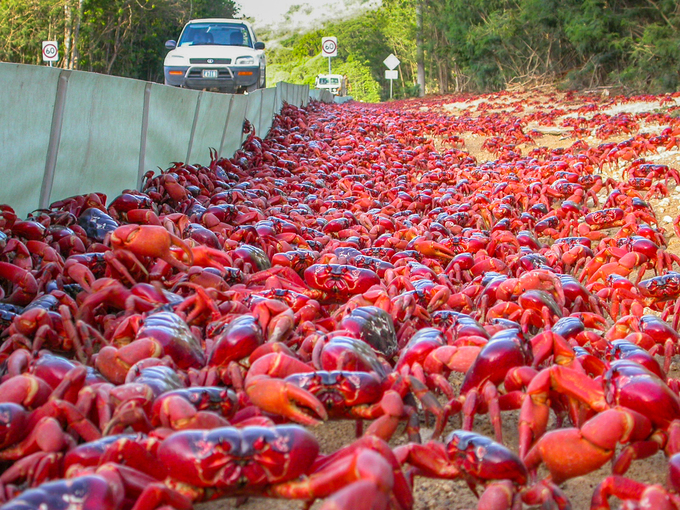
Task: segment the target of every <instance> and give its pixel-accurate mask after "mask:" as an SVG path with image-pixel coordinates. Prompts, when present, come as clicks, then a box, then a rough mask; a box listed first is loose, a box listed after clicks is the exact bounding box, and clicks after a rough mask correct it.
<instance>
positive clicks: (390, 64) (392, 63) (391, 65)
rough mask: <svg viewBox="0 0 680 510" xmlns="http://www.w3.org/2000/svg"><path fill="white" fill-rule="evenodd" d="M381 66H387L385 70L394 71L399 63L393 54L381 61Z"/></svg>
mask: <svg viewBox="0 0 680 510" xmlns="http://www.w3.org/2000/svg"><path fill="white" fill-rule="evenodd" d="M383 64H385V65H386V66H387V69H390V70H392V69H396V68H397V66H398V65H399V64H401V61H400V60H399V59H398V58H397V57H395V56H394V53H390V56H389V57H387V58H386V59H385V60H383Z"/></svg>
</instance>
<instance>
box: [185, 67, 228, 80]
mask: <svg viewBox="0 0 680 510" xmlns="http://www.w3.org/2000/svg"><path fill="white" fill-rule="evenodd" d="M201 71H202V69H196V68H194V69H190V70H189V72H188V73H187V75H186V77H187V78H202V74H201ZM231 77H232V75H231V73H230V72H229V70H228V69H218V70H217V79H218V80H219V79H230V78H231ZM214 79H215V78H213V80H214Z"/></svg>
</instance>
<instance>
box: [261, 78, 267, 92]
mask: <svg viewBox="0 0 680 510" xmlns="http://www.w3.org/2000/svg"><path fill="white" fill-rule="evenodd" d="M260 88H261V89H266V88H267V77H266V76H265V78H264V80H262V84H261V85H260Z"/></svg>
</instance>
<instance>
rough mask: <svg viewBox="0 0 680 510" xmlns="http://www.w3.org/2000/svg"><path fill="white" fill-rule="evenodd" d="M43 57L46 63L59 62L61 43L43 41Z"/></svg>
mask: <svg viewBox="0 0 680 510" xmlns="http://www.w3.org/2000/svg"><path fill="white" fill-rule="evenodd" d="M42 56H43V61H44V62H57V61H58V60H59V43H57V41H43V42H42Z"/></svg>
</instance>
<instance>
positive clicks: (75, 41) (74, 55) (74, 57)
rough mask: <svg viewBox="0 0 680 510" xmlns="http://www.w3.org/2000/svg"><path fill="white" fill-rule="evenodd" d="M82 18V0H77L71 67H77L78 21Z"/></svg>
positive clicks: (78, 55)
mask: <svg viewBox="0 0 680 510" xmlns="http://www.w3.org/2000/svg"><path fill="white" fill-rule="evenodd" d="M82 19H83V0H78V12H77V13H76V21H75V27H74V29H73V49H72V56H71V69H78V58H79V57H80V54H79V52H78V42H79V41H78V40H79V36H80V23H81V21H82Z"/></svg>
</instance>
